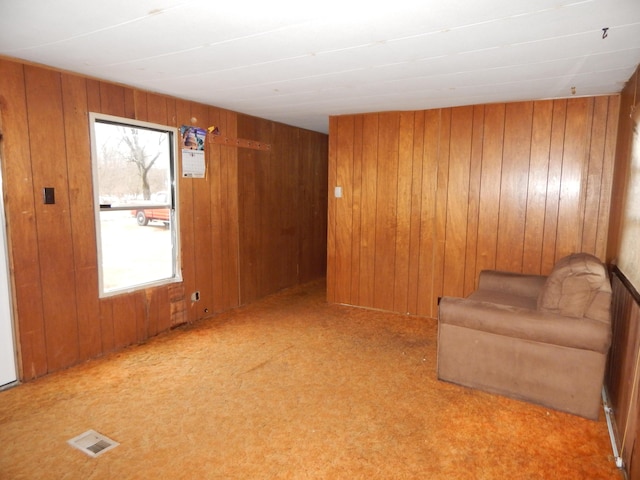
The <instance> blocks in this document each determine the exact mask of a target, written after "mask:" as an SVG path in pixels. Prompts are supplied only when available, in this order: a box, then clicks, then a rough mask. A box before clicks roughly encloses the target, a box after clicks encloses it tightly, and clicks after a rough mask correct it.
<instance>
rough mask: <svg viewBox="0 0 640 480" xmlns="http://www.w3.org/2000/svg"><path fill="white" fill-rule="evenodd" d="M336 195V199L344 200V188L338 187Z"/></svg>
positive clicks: (335, 191) (335, 190)
mask: <svg viewBox="0 0 640 480" xmlns="http://www.w3.org/2000/svg"><path fill="white" fill-rule="evenodd" d="M334 195H335V197H336V198H342V187H336V188H335V189H334Z"/></svg>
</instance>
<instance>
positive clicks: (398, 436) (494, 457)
mask: <svg viewBox="0 0 640 480" xmlns="http://www.w3.org/2000/svg"><path fill="white" fill-rule="evenodd" d="M324 298H325V297H324V284H323V283H322V282H314V283H312V284H308V285H304V286H302V287H297V288H294V289H290V290H287V291H285V292H282V293H280V294H277V295H274V296H272V297H269V298H267V299H265V300H262V301H259V302H256V303H254V304H252V305H249V306H247V307H243V308H240V309H237V310H234V311H231V312H228V313H225V314H223V315H219V316H217V317H214V318H211V319H209V320H205V321H201V322H198V323H196V324H195V325H193V326H189V327H185V328H182V329H178V330H175V331H173V332H170V333H168V334H164V335H161V336H159V337H156V338H155V339H153V340H152V341H150V342H148V343H147V344H145V345H141V346H136V347H132V348H129V349H126V350H125V351H123V352H120V353H117V354H113V355H110V356H108V357H106V358H104V359H100V360H97V361H92V362H89V363H86V364H84V365H81V366H79V367H76V368H72V369H70V370H67V371H64V372H61V373H56V374H53V375H49V376H47V377H45V378H42V379H39V380H37V381H34V382H31V383H28V384H25V385H21V386H18V387H16V388H13V389H10V390H7V391H4V392H0V445H1V446H2V447H0V478H1V479H3V480H9V479H29V480H33V479H57V480H59V479H118V480H123V479H360V478H362V479H396V478H397V479H411V478H420V479H616V480H619V479H621V478H622V475H621V474H620V472H619V471H618V470H617V469H616V467H615V465H614V463H613V461H612V454H611V447H610V444H609V438H608V434H607V428H606V422H605V421H604V418H603V417H602V416H601V419H600V420H599V421H598V422H593V421H589V420H585V419H582V418H579V417H575V416H572V415H568V414H564V413H559V412H554V411H550V410H548V409H545V408H542V407H537V406H532V405H528V404H526V403H523V402H519V401H514V400H509V399H506V398H502V397H498V396H494V395H490V394H486V393H482V392H478V391H473V390H469V389H466V388H462V387H458V386H455V385H451V384H447V383H442V382H439V381H438V380H437V379H436V371H435V365H436V329H437V325H436V323H435V321H433V320H429V319H421V318H412V317H406V316H401V315H394V314H388V313H381V312H372V311H368V310H362V309H356V308H350V307H341V306H331V305H327V304H326V303H325V300H324ZM89 429H94V430H96V431H98V432H100V433H102V434H104V435H106V436H108V437H110V438H112V439H114V440H116V441H118V442H120V445H119V446H118V447H116V448H115V449H113V450H111V451H108V452H105V453H104V454H103V455H101V456H100V457H98V458H91V457H89V456H87V455H85V454H84V453H82V452H81V451H79V450H77V449H74V448H72V447H70V446H69V445H68V444H67V440H69V439H71V438H72V437H75V436H76V435H79V434H80V433H82V432H84V431H86V430H89Z"/></svg>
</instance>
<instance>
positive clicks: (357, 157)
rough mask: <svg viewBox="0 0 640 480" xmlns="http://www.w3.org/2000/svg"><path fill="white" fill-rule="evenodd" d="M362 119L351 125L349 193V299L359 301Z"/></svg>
mask: <svg viewBox="0 0 640 480" xmlns="http://www.w3.org/2000/svg"><path fill="white" fill-rule="evenodd" d="M362 129H363V117H362V115H358V116H356V117H355V119H354V125H353V172H352V178H353V182H352V185H353V189H352V192H351V195H352V196H351V212H352V219H351V258H352V262H351V286H350V289H351V299H350V301H356V302H357V301H359V298H360V245H361V242H362V239H361V231H362V230H361V229H362V164H363V145H362ZM336 260H337V259H336Z"/></svg>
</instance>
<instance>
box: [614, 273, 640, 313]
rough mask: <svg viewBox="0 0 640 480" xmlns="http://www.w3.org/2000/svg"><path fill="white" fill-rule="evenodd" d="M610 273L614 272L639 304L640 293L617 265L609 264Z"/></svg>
mask: <svg viewBox="0 0 640 480" xmlns="http://www.w3.org/2000/svg"><path fill="white" fill-rule="evenodd" d="M611 273H613V274H615V276H616V277H618V278H619V279H620V281H621V282H622V283H623V285H624V286H625V287H626V289H627V290H628V291H629V293H630V294H631V296H632V297H633V299H634V300H635V302H636V303H637V304H638V305H640V293H638V290H637V289H636V287H634V286H633V284H632V283H631V281H630V280H629V279H628V278H627V277H626V275H625V274H624V273H623V272H622V270H620V268H618V266H617V265H611Z"/></svg>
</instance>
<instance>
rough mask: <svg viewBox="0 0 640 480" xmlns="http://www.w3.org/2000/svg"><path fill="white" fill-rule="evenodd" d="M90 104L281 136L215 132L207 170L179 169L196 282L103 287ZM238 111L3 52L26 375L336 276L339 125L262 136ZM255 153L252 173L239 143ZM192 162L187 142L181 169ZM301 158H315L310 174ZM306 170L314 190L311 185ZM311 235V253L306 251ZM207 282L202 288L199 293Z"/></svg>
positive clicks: (0, 86)
mask: <svg viewBox="0 0 640 480" xmlns="http://www.w3.org/2000/svg"><path fill="white" fill-rule="evenodd" d="M89 112H96V113H103V114H110V115H116V116H122V117H125V118H134V119H137V120H142V121H148V122H153V123H158V124H163V125H169V126H174V127H176V128H179V127H180V126H181V125H190V124H191V121H192V120H191V119H192V118H193V117H195V118H197V119H198V124H199V126H203V127H206V126H208V125H209V124H210V120H211V119H215V120H216V121H219V123H220V125H222V126H223V127H224V128H225V129H226V131H228V132H230V133H232V134H233V135H234V136H242V137H243V138H265V139H266V140H267V141H268V142H269V143H271V144H272V145H273V147H274V148H273V149H272V151H269V152H262V151H254V150H247V149H238V148H234V147H228V146H220V145H214V144H207V151H206V157H207V167H208V168H207V177H206V178H204V179H186V178H182V177H180V178H179V180H178V185H179V193H178V209H179V217H180V240H181V244H180V245H181V270H182V276H183V282H181V283H176V284H171V285H165V286H159V287H153V288H147V289H142V290H138V291H136V292H133V293H127V294H122V295H116V296H111V297H106V298H99V296H98V265H97V246H96V241H97V240H96V236H95V228H94V223H95V213H94V210H93V192H92V170H91V168H92V167H91V154H90V137H89V117H88V114H89ZM239 117H242V118H246V116H242V115H239V114H237V113H235V112H230V111H227V110H224V109H219V108H217V107H211V106H206V105H201V104H197V103H194V102H190V101H187V100H181V99H175V98H171V97H167V96H164V95H159V94H155V93H150V92H144V91H140V90H137V89H134V88H130V87H127V86H123V85H115V84H111V83H109V82H105V81H101V80H96V79H89V78H84V77H80V76H76V75H73V74H69V73H62V72H58V71H56V70H54V69H47V68H41V67H38V66H34V65H28V66H27V65H23V64H22V63H19V62H15V61H10V60H5V59H2V60H0V128H1V133H2V142H1V148H2V150H1V151H2V157H1V158H2V165H1V166H2V172H3V179H4V180H5V181H6V185H7V187H6V190H5V195H6V198H7V199H8V200H6V201H5V204H6V208H5V209H6V214H7V219H8V223H9V226H8V232H9V235H8V236H9V246H10V259H9V260H10V265H11V270H12V281H13V283H14V285H15V298H14V299H15V317H16V322H17V327H18V328H17V332H18V339H19V342H18V343H19V355H20V364H21V372H20V378H21V380H29V379H32V378H36V377H39V376H41V375H44V374H46V373H47V372H52V371H56V370H59V369H61V368H65V367H67V366H70V365H72V364H75V363H78V362H81V361H84V360H87V359H89V358H93V357H96V356H99V355H102V354H104V353H107V352H111V351H114V350H116V349H118V348H122V347H123V346H125V345H130V344H134V343H137V342H142V341H145V340H146V339H147V338H149V337H150V336H153V335H156V334H158V333H160V332H162V331H165V330H168V329H170V328H172V327H174V326H176V325H180V324H182V323H184V322H185V321H190V322H193V321H197V320H199V319H202V318H204V317H206V316H210V315H213V314H214V313H215V312H217V311H221V310H226V309H229V308H233V307H236V306H238V305H240V304H241V303H242V302H243V301H250V300H252V299H257V298H260V296H264V295H266V294H268V293H271V292H274V291H276V290H277V289H281V288H284V287H287V286H292V285H295V284H296V283H299V282H300V281H301V279H303V278H304V279H306V280H311V279H313V278H318V277H319V276H322V275H323V274H324V272H325V265H326V231H327V224H326V218H327V217H326V212H327V209H326V198H327V193H326V184H327V145H328V143H327V136H326V135H323V134H317V133H314V132H307V131H304V132H303V131H300V130H299V129H295V128H293V127H288V126H284V125H280V124H275V123H274V122H270V121H267V120H261V119H256V120H255V122H256V124H257V125H258V128H257V130H256V132H255V133H257V134H260V135H259V136H255V137H254V136H253V134H252V132H251V129H250V128H249V129H247V130H243V128H246V127H247V123H246V122H242V126H239V125H238V119H239ZM262 134H264V136H262ZM303 134H304V142H301V141H300V139H301V138H302V135H303ZM283 142H284V143H286V145H283V144H282V143H283ZM274 150H275V151H276V152H280V153H279V154H277V155H278V156H277V158H276V157H273V154H274V152H273V151H274ZM249 151H250V152H255V154H256V157H255V158H257V159H259V167H258V168H255V169H254V173H255V175H254V180H255V181H254V182H253V184H252V185H248V184H247V183H246V182H245V180H244V178H243V174H244V173H247V170H246V169H244V167H243V166H242V165H244V164H243V159H244V158H245V157H244V156H243V155H244V153H240V152H249ZM274 158H275V160H276V161H275V162H274V161H273V160H274ZM179 160H180V153H178V173H180V171H181V165H180V161H179ZM302 164H304V165H306V166H308V169H306V170H304V171H305V172H306V173H305V175H304V177H303V176H301V172H302V168H301V165H302ZM307 182H309V185H308V189H306V190H304V191H305V192H307V193H306V194H305V195H307V196H306V197H305V196H304V195H303V193H302V192H303V189H302V188H300V186H301V184H305V188H306V187H307V185H306V184H307ZM45 186H53V187H55V191H56V204H55V205H44V204H43V203H42V188H43V187H45ZM253 186H255V189H256V190H255V192H252V191H251V189H252V188H253ZM245 187H248V190H247V189H245ZM254 193H255V194H254ZM247 199H249V200H248V201H249V203H247ZM307 202H309V205H302V204H303V203H307ZM303 207H308V208H307V209H303ZM247 212H249V215H247ZM303 220H304V222H303ZM303 223H304V228H302V224H303ZM303 235H313V236H314V238H304V239H303V238H301V236H303ZM318 236H321V237H323V238H316V237H318ZM301 246H305V247H304V248H305V252H306V253H305V254H308V255H309V256H310V258H309V259H308V260H307V259H305V262H300V252H299V249H300V248H301ZM245 257H246V258H248V259H252V260H251V261H254V260H255V262H254V263H253V264H251V263H246V262H244V258H245ZM241 264H242V265H241ZM254 267H255V268H254ZM310 268H312V271H311V270H309V269H310ZM301 270H302V271H301ZM245 276H246V279H245ZM254 279H255V282H254ZM254 286H255V288H253V287H254ZM245 287H247V288H248V290H247V291H248V294H247V295H245V294H244V292H243V290H242V289H243V288H245ZM196 290H198V291H200V295H201V300H200V301H198V302H191V300H190V298H191V294H192V293H193V292H195V291H196Z"/></svg>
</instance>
